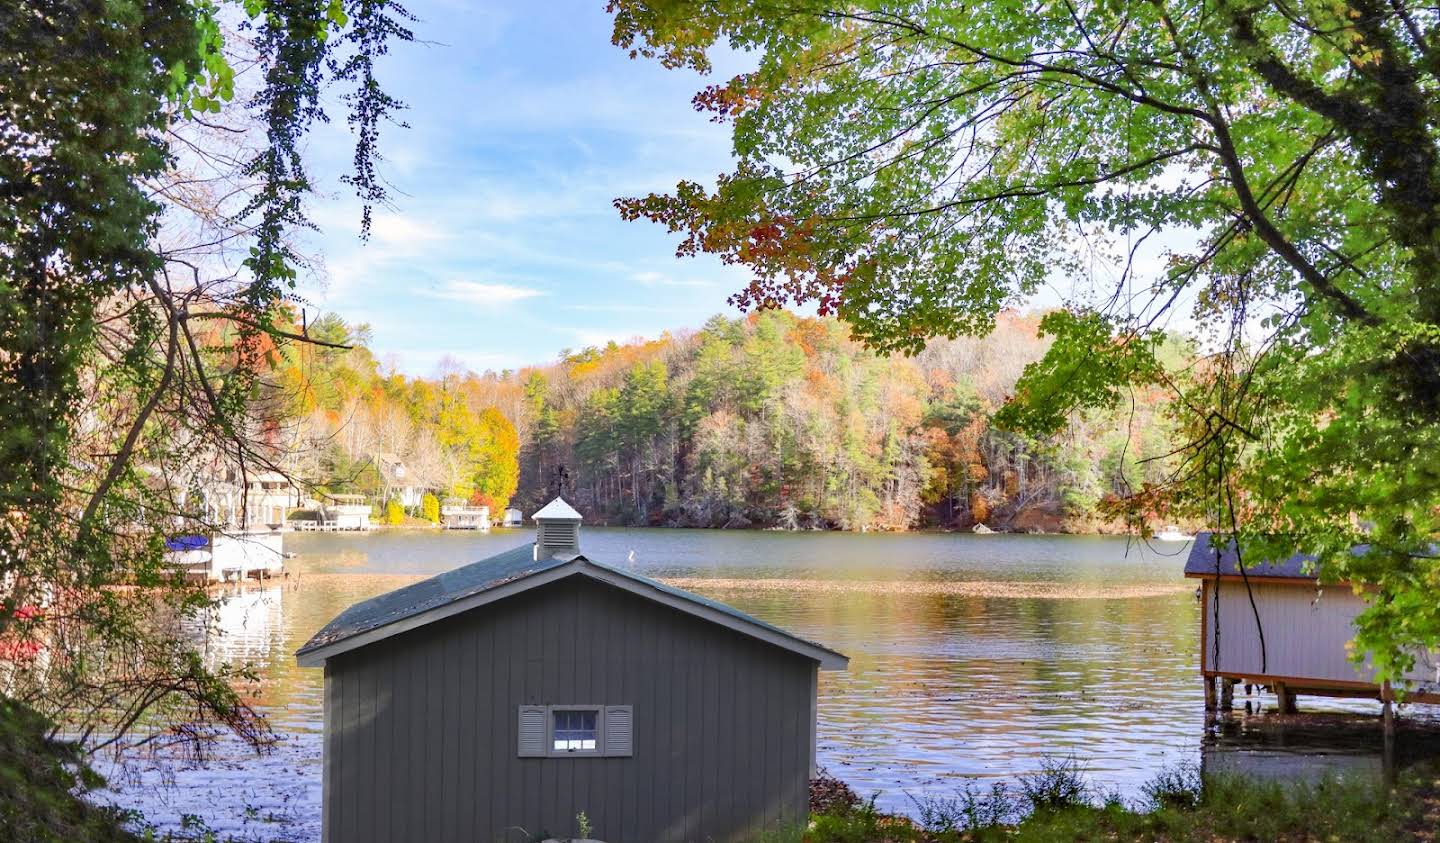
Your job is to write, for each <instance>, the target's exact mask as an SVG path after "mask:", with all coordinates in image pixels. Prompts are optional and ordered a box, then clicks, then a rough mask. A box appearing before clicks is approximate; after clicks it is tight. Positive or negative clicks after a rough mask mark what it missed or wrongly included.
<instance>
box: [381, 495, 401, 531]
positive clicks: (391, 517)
mask: <svg viewBox="0 0 1440 843" xmlns="http://www.w3.org/2000/svg"><path fill="white" fill-rule="evenodd" d="M385 523H386V524H389V525H390V526H392V527H394V526H398V525H400V524H404V523H405V507H403V506H401V505H400V502H399V501H397V500H395V499H394V498H391V499H390V500H389V501H387V502H386V503H385Z"/></svg>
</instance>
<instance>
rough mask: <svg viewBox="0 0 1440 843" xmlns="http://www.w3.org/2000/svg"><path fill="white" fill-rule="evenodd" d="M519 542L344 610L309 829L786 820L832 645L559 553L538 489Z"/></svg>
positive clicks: (490, 832) (326, 639) (566, 536)
mask: <svg viewBox="0 0 1440 843" xmlns="http://www.w3.org/2000/svg"><path fill="white" fill-rule="evenodd" d="M534 519H535V522H536V528H537V535H536V540H535V542H534V544H533V545H531V544H526V545H523V546H521V547H517V548H514V549H513V550H508V551H506V552H504V553H500V554H498V555H496V556H492V557H490V558H489V559H484V560H482V561H479V562H475V563H473V564H470V565H466V566H463V567H461V568H457V569H455V570H453V571H448V572H446V573H444V574H440V575H439V576H436V577H432V578H431V579H428V580H425V581H423V582H419V583H415V584H413V585H409V586H406V587H404V588H401V589H397V590H395V591H392V592H390V593H388V594H383V595H381V596H379V597H376V598H373V599H371V600H366V601H364V602H361V603H357V604H355V605H354V606H351V607H350V608H349V609H347V610H346V611H345V612H343V613H342V614H341V615H340V616H339V617H337V618H335V619H334V620H333V621H331V622H330V623H329V624H328V625H326V626H325V628H324V629H322V630H320V631H319V632H318V633H316V634H315V636H314V637H313V638H311V639H310V641H309V642H307V643H306V644H305V646H303V647H301V648H300V650H299V651H298V653H297V654H296V658H297V661H298V662H299V664H300V665H301V666H303V667H321V666H323V667H324V669H325V698H324V711H325V736H324V773H323V779H324V782H323V800H324V808H323V811H324V813H323V820H322V823H323V836H324V839H325V840H326V841H330V843H342V841H343V843H367V841H437V843H438V842H439V841H465V843H491V841H514V842H515V843H520V841H526V840H529V839H531V836H532V835H537V834H541V833H547V832H548V833H549V834H552V835H555V836H558V837H568V836H571V835H576V834H577V831H578V829H577V820H576V817H577V815H578V814H581V813H584V814H585V816H586V817H587V818H588V821H589V825H590V826H591V828H592V829H593V831H592V832H591V835H592V836H593V837H595V838H598V839H601V840H605V841H608V843H690V841H695V843H701V841H706V842H707V843H708V842H709V841H714V842H715V843H724V841H742V840H750V839H753V837H754V836H755V835H756V834H757V833H759V832H760V831H762V830H764V829H773V828H783V827H787V826H798V825H801V824H803V823H804V822H805V820H806V813H807V807H808V783H809V779H810V778H811V776H812V775H813V773H814V768H815V712H816V680H817V671H819V670H826V669H844V668H845V667H846V666H847V664H848V660H847V658H846V657H845V656H843V655H841V654H840V653H837V652H835V651H833V650H830V649H827V648H825V647H822V646H820V645H818V644H814V643H811V642H809V641H805V640H803V639H800V638H797V637H796V636H794V635H791V634H790V633H788V632H785V631H784V630H782V629H779V628H777V627H774V626H771V625H770V624H767V623H765V622H764V621H761V620H757V619H756V618H753V617H751V616H749V615H746V614H744V613H743V612H740V611H737V610H736V609H733V608H731V607H729V606H727V605H725V604H723V603H719V602H717V601H714V600H710V599H707V598H705V597H701V596H699V595H696V594H691V593H689V592H686V591H682V590H680V589H676V588H671V587H669V586H667V585H665V584H663V583H660V582H657V581H655V580H652V579H649V578H647V577H643V576H639V575H637V574H635V573H633V572H630V571H627V570H623V569H621V568H618V567H614V566H611V565H608V564H605V563H602V562H598V561H595V560H592V559H589V558H587V557H585V556H584V555H582V554H581V552H580V515H579V514H578V513H576V512H575V510H574V509H572V508H571V507H570V506H569V505H567V504H566V503H565V502H564V501H562V500H560V499H558V498H557V499H556V500H554V501H552V502H551V503H550V504H548V505H547V506H545V507H544V508H543V509H541V510H540V511H539V512H537V513H536V514H535V516H534Z"/></svg>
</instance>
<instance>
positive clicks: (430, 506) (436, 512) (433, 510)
mask: <svg viewBox="0 0 1440 843" xmlns="http://www.w3.org/2000/svg"><path fill="white" fill-rule="evenodd" d="M420 512H421V514H422V516H423V517H424V518H425V520H426V521H429V522H430V523H431V524H439V523H440V499H439V498H437V497H435V496H434V495H432V494H430V493H429V492H426V493H425V497H423V498H421V499H420Z"/></svg>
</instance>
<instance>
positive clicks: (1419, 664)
mask: <svg viewBox="0 0 1440 843" xmlns="http://www.w3.org/2000/svg"><path fill="white" fill-rule="evenodd" d="M1215 550H1216V549H1215V547H1214V546H1213V545H1212V544H1211V536H1210V534H1209V533H1201V534H1200V535H1198V536H1196V538H1195V544H1194V545H1193V546H1192V547H1191V549H1190V556H1189V558H1188V559H1187V560H1186V563H1185V576H1187V577H1191V578H1194V579H1198V580H1200V591H1199V596H1200V605H1201V619H1200V671H1201V673H1202V674H1203V676H1204V677H1205V699H1206V707H1207V708H1210V709H1213V708H1215V707H1216V700H1215V698H1216V688H1215V683H1216V682H1220V683H1222V687H1221V691H1222V695H1228V688H1226V686H1225V685H1224V684H1223V683H1236V682H1244V683H1246V684H1250V685H1263V686H1266V687H1268V688H1270V689H1271V690H1272V691H1273V692H1274V694H1275V696H1276V698H1277V700H1278V701H1279V705H1280V709H1281V710H1282V711H1286V712H1289V711H1294V710H1295V696H1296V695H1297V694H1314V695H1317V696H1329V697H1334V696H1342V697H1369V698H1373V699H1377V700H1381V701H1382V702H1385V703H1386V710H1387V711H1388V710H1389V700H1390V698H1391V693H1390V689H1389V688H1388V687H1387V686H1385V685H1382V684H1381V683H1378V682H1377V681H1376V679H1375V675H1374V671H1373V670H1370V669H1369V668H1368V667H1366V666H1359V665H1356V664H1354V663H1353V662H1351V661H1350V658H1349V650H1348V649H1347V647H1346V645H1347V643H1348V642H1349V641H1350V640H1351V639H1352V638H1354V637H1355V616H1356V615H1358V614H1360V612H1361V611H1363V610H1364V608H1365V602H1364V600H1362V599H1361V598H1360V597H1359V596H1358V595H1356V594H1355V592H1354V591H1353V590H1352V589H1351V587H1350V586H1349V584H1343V583H1342V584H1336V585H1328V586H1324V587H1322V586H1321V585H1320V583H1319V581H1318V580H1317V578H1316V576H1315V574H1314V573H1312V572H1307V571H1306V567H1307V565H1308V563H1309V562H1310V561H1312V557H1309V556H1306V555H1304V554H1301V553H1296V554H1295V555H1293V556H1291V557H1290V558H1288V559H1286V560H1284V561H1282V562H1279V563H1269V562H1262V563H1260V564H1258V565H1254V566H1253V567H1246V568H1245V569H1244V572H1243V575H1242V572H1241V569H1240V568H1239V566H1238V564H1237V555H1236V553H1235V547H1234V545H1233V544H1231V545H1229V546H1228V547H1226V548H1225V549H1224V550H1223V551H1222V552H1221V553H1220V554H1219V558H1218V559H1217V557H1216V552H1215ZM1356 552H1357V553H1363V552H1364V549H1363V548H1357V550H1356ZM1252 598H1253V600H1254V607H1253V608H1252V607H1251V600H1252ZM1257 613H1258V615H1259V624H1258V625H1257V623H1256V614H1257ZM1262 630H1263V638H1264V643H1263V646H1262V643H1261V637H1262V634H1261V633H1262ZM1437 666H1440V654H1437V653H1419V654H1417V658H1416V665H1415V670H1414V671H1412V672H1411V673H1410V674H1409V676H1407V677H1406V678H1407V679H1409V680H1410V682H1411V683H1412V686H1413V687H1412V690H1411V691H1410V693H1409V695H1408V696H1407V699H1408V700H1410V701H1414V702H1434V703H1440V674H1437Z"/></svg>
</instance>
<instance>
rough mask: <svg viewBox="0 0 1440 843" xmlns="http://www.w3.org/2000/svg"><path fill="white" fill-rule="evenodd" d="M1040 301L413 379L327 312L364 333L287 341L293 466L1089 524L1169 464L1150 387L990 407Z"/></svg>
mask: <svg viewBox="0 0 1440 843" xmlns="http://www.w3.org/2000/svg"><path fill="white" fill-rule="evenodd" d="M1038 321H1039V320H1038V317H1031V316H1021V315H1016V314H1007V315H1005V316H1004V317H1003V318H1002V319H1001V320H1000V322H999V323H998V325H997V326H996V329H995V331H994V332H993V333H992V334H991V335H990V336H988V337H986V338H984V339H967V338H962V339H956V340H936V341H933V342H931V343H930V344H929V345H928V346H927V347H926V348H925V350H924V351H923V352H922V353H920V354H919V355H917V356H916V357H913V358H906V357H891V358H885V357H879V356H876V355H875V354H873V353H871V352H870V351H868V350H866V349H865V348H863V347H862V346H861V345H860V344H859V343H856V342H854V341H852V340H851V339H849V337H848V332H847V330H846V328H845V326H844V324H843V323H840V322H838V321H836V320H833V319H823V318H807V317H800V316H796V315H793V314H790V313H786V312H779V311H771V312H762V313H758V314H754V315H750V316H745V317H740V318H736V319H727V318H723V317H718V316H717V317H715V318H713V319H711V320H710V321H709V322H708V323H707V324H706V325H705V327H704V328H703V329H702V330H700V331H697V332H687V333H683V334H676V335H666V336H663V337H661V338H659V339H655V340H649V341H640V340H637V341H635V342H633V343H628V344H625V345H619V344H614V343H612V344H610V345H608V346H607V347H605V348H587V349H583V350H580V351H566V352H563V353H562V355H561V358H560V360H559V361H558V362H557V363H555V364H552V365H549V366H541V367H536V368H531V369H524V370H521V371H519V372H501V373H486V374H483V375H477V374H474V373H469V372H463V371H459V370H458V369H456V370H454V371H448V372H442V373H440V374H439V375H438V376H437V377H435V378H431V379H412V378H406V377H403V376H401V375H398V374H385V373H382V372H381V371H380V366H379V365H378V364H377V362H376V360H375V358H374V356H373V355H372V354H371V353H370V352H369V351H368V350H366V349H364V348H363V343H364V342H365V340H366V336H365V332H364V331H363V329H361V330H358V331H356V330H352V329H350V328H348V327H347V326H345V325H344V324H343V323H341V322H340V321H339V320H337V319H334V318H327V319H325V320H323V321H322V322H321V323H317V325H315V326H313V327H312V332H321V333H323V334H324V335H325V336H326V337H327V338H329V339H332V340H334V341H337V342H343V341H347V340H349V341H355V342H359V343H361V344H362V347H360V348H357V349H355V350H353V351H348V352H344V351H332V350H318V351H317V350H316V349H313V348H312V349H304V353H305V354H308V355H311V357H310V358H309V359H306V360H294V361H291V365H290V368H289V372H290V377H292V378H293V379H294V383H293V386H294V387H295V392H296V394H298V395H301V396H302V400H301V401H300V402H298V404H297V418H299V419H300V420H301V424H300V425H299V427H300V428H302V429H303V430H304V431H305V434H304V438H305V441H307V442H309V443H311V444H312V445H313V446H314V447H313V448H312V449H311V452H312V454H314V455H315V456H313V457H312V458H310V459H309V460H307V461H306V462H304V463H302V464H299V465H297V469H298V471H299V473H300V474H301V476H302V477H303V478H304V479H306V480H309V481H311V482H315V483H318V484H321V485H325V486H326V487H327V488H328V489H329V490H331V491H341V490H344V491H362V492H367V493H371V494H375V495H377V496H380V497H383V496H385V494H386V488H385V486H386V481H385V477H384V473H383V471H381V470H380V463H381V462H382V460H381V458H380V455H384V454H389V455H394V456H398V458H400V459H402V460H403V461H404V463H405V464H406V466H407V469H408V472H409V476H410V477H411V478H412V480H411V482H421V483H423V484H424V485H426V486H428V487H431V488H434V489H435V490H436V491H437V493H438V494H441V495H445V494H454V495H459V496H463V497H467V498H474V499H477V500H484V501H486V502H488V503H490V504H492V505H493V506H503V505H505V504H506V503H507V502H509V501H510V500H511V499H512V498H513V500H514V501H515V502H516V503H517V505H519V506H520V507H521V508H522V509H525V510H527V511H529V510H530V509H532V508H534V507H536V506H538V505H539V504H541V503H543V501H544V500H545V499H546V498H547V497H548V496H549V495H551V494H553V493H554V491H555V489H556V488H557V484H558V485H559V486H561V487H563V489H564V493H565V494H566V496H567V497H569V498H571V499H572V500H573V502H574V503H575V504H576V506H577V507H578V508H579V509H580V510H581V511H582V512H584V513H585V515H586V516H587V517H588V518H590V519H593V520H594V521H596V522H599V523H610V524H654V525H683V526H708V527H723V526H731V527H741V526H779V527H786V528H842V529H855V530H859V529H908V528H913V527H920V526H953V527H962V528H963V527H968V526H970V525H972V524H975V523H985V524H987V525H988V526H990V527H992V528H995V529H1046V530H1056V529H1072V530H1090V529H1099V528H1102V527H1103V526H1104V525H1103V524H1102V523H1101V522H1100V520H1099V519H1098V518H1097V516H1096V506H1097V504H1098V503H1099V502H1100V501H1101V499H1102V498H1103V497H1104V496H1105V495H1107V494H1109V493H1111V492H1119V491H1123V490H1125V489H1126V488H1127V487H1129V488H1138V487H1139V486H1140V484H1141V483H1143V482H1145V481H1146V479H1147V478H1158V477H1160V476H1162V475H1163V469H1162V466H1161V465H1160V463H1158V462H1146V461H1145V460H1146V458H1147V457H1151V456H1154V455H1157V454H1159V453H1162V452H1163V451H1164V450H1165V449H1164V442H1165V441H1166V436H1165V432H1164V429H1163V425H1164V419H1163V412H1162V409H1163V408H1162V406H1161V402H1162V400H1163V397H1162V396H1161V395H1160V394H1159V393H1158V392H1156V393H1146V394H1138V393H1137V394H1136V395H1135V396H1134V401H1133V406H1131V405H1129V404H1127V405H1126V406H1124V407H1123V408H1122V409H1121V411H1119V412H1117V413H1115V414H1113V415H1108V416H1098V417H1086V418H1075V419H1072V421H1071V424H1070V427H1069V429H1068V431H1067V432H1066V434H1065V435H1064V436H1062V437H1061V438H1060V439H1058V440H1057V441H1053V442H1036V441H1032V440H1028V439H1026V438H1024V437H1021V436H1017V435H1014V434H1010V433H1006V432H1003V431H1000V430H997V429H994V428H993V427H992V426H991V423H990V419H991V416H992V414H993V412H994V411H995V410H996V409H997V408H998V407H999V406H1000V405H1001V403H1003V401H1004V400H1005V398H1006V396H1007V395H1008V393H1009V391H1010V390H1011V389H1012V388H1013V386H1014V384H1015V381H1016V379H1017V378H1018V377H1019V375H1020V373H1021V371H1022V370H1023V369H1024V367H1025V365H1026V364H1027V363H1030V362H1032V361H1034V360H1036V359H1038V358H1039V357H1040V356H1041V354H1042V353H1043V352H1044V350H1045V348H1046V345H1047V340H1046V339H1045V338H1043V337H1039V336H1038V335H1037V330H1036V329H1037V325H1038ZM1171 350H1172V352H1173V358H1174V359H1175V360H1176V361H1179V360H1181V359H1183V351H1182V349H1180V348H1179V347H1178V345H1177V346H1176V347H1175V348H1173V349H1171ZM517 450H518V454H517ZM517 458H518V472H517ZM517 474H518V476H517Z"/></svg>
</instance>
